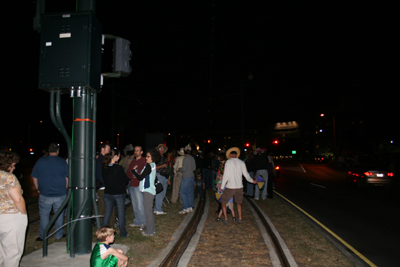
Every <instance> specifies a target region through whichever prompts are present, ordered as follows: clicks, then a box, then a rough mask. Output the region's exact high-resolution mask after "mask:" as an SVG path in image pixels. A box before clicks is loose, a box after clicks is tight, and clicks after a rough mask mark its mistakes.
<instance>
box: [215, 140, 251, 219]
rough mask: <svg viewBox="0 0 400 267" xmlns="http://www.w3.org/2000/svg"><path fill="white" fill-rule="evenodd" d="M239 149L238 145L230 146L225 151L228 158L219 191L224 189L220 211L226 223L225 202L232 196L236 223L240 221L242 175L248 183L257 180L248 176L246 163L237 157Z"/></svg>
mask: <svg viewBox="0 0 400 267" xmlns="http://www.w3.org/2000/svg"><path fill="white" fill-rule="evenodd" d="M239 156H240V149H239V148H238V147H232V148H230V149H228V151H227V152H226V158H227V159H228V160H227V161H226V163H225V169H224V175H223V177H222V183H221V187H220V189H219V190H220V192H221V191H222V190H223V189H225V187H226V189H225V191H224V194H223V195H222V197H221V203H222V211H223V213H224V217H225V221H224V224H228V217H227V211H226V204H227V203H228V201H229V200H230V199H231V198H232V197H234V199H235V203H236V206H237V210H238V220H237V222H238V223H242V203H243V182H242V175H243V176H244V177H245V178H246V180H247V181H249V182H250V183H254V184H256V183H257V181H256V180H253V179H252V178H251V177H250V174H249V172H248V171H247V168H246V164H245V163H244V162H243V161H242V160H240V159H239Z"/></svg>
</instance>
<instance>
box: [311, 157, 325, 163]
mask: <svg viewBox="0 0 400 267" xmlns="http://www.w3.org/2000/svg"><path fill="white" fill-rule="evenodd" d="M314 160H315V162H317V163H324V162H326V161H328V157H326V156H324V155H317V156H315V157H314Z"/></svg>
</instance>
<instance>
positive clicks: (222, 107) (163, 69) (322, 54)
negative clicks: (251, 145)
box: [2, 0, 399, 143]
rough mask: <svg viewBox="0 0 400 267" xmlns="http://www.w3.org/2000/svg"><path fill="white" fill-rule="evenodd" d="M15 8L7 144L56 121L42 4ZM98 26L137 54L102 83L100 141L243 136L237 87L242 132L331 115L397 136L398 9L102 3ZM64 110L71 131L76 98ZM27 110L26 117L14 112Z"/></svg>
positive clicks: (50, 5) (50, 4) (377, 5)
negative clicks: (42, 55)
mask: <svg viewBox="0 0 400 267" xmlns="http://www.w3.org/2000/svg"><path fill="white" fill-rule="evenodd" d="M61 2H62V1H47V3H46V12H58V11H71V10H73V9H74V5H75V1H63V2H64V4H61ZM19 9H21V11H22V12H21V13H20V14H21V16H23V19H22V20H21V21H20V22H19V23H17V24H15V25H13V27H15V28H13V36H15V40H14V41H15V42H14V49H17V51H18V52H19V53H18V54H17V56H16V58H19V59H20V60H18V61H17V62H14V61H13V62H12V63H11V65H10V66H11V68H12V69H9V73H10V75H9V78H11V79H12V80H13V81H14V85H13V86H11V87H4V84H3V92H5V94H3V96H5V98H4V99H3V101H2V102H3V104H5V105H6V109H5V110H9V111H10V115H9V116H5V122H4V123H5V125H9V126H10V128H11V129H10V130H9V131H6V132H5V131H4V130H3V131H2V135H3V134H5V138H2V139H3V140H7V141H9V140H14V139H16V138H19V139H21V140H24V142H26V141H25V140H26V138H27V134H28V133H27V132H28V129H29V124H30V125H31V130H32V131H34V130H33V129H34V128H35V127H37V128H35V129H40V128H38V127H39V126H37V125H36V123H37V121H39V120H43V121H44V122H46V123H49V124H51V121H50V116H49V94H48V93H47V92H44V91H42V90H39V89H37V87H38V86H37V81H38V75H37V73H38V58H39V38H40V35H39V33H37V32H35V31H34V30H33V29H32V19H33V16H34V14H35V1H33V2H31V3H30V4H26V3H24V4H20V7H19ZM96 16H97V18H98V19H99V21H100V23H101V24H102V26H103V33H107V34H112V35H115V36H120V37H123V38H125V39H128V40H130V41H131V43H132V44H131V50H132V53H133V55H132V60H131V65H132V69H133V72H132V74H131V75H130V76H129V77H124V78H120V79H106V80H105V85H104V87H103V89H102V92H101V93H100V94H99V95H98V98H99V104H98V131H99V135H98V139H99V140H100V139H108V138H111V135H115V134H116V133H117V132H118V133H119V132H122V133H124V134H125V135H128V136H129V137H130V138H126V139H136V138H138V136H139V135H144V133H145V132H156V131H158V132H164V133H167V132H173V133H190V132H205V133H210V132H215V131H222V130H223V131H231V130H232V131H233V130H238V129H239V128H240V115H241V100H242V98H241V95H240V92H241V88H243V92H244V94H243V104H244V107H245V118H246V119H245V123H246V128H254V129H257V128H260V127H261V128H262V127H265V125H269V124H272V123H275V122H280V121H292V120H299V121H309V120H314V119H316V118H317V117H318V114H320V113H321V112H324V113H326V114H331V115H334V116H336V118H337V121H339V120H340V118H342V117H343V118H349V117H352V118H353V117H354V118H355V119H356V120H364V121H365V122H366V123H368V126H370V127H371V128H370V129H374V130H376V129H382V132H383V134H384V135H397V134H398V130H397V129H394V128H395V127H394V126H393V125H395V124H396V121H397V120H398V119H397V115H398V111H397V103H398V99H399V97H398V96H396V93H395V92H396V91H397V90H398V88H399V86H398V85H397V84H398V82H397V79H395V71H396V74H397V72H398V47H399V45H398V42H397V39H398V38H395V35H398V27H395V25H396V23H395V8H394V5H393V6H391V5H390V4H388V3H384V2H377V1H329V3H327V2H325V1H254V3H253V2H251V1H250V2H249V1H178V2H175V1H172V2H171V1H169V2H166V1H161V2H160V3H155V2H151V1H122V0H114V1H107V0H99V1H97V2H96ZM105 48H107V46H106V47H105ZM108 48H110V47H108ZM109 53H110V51H106V52H105V55H104V60H103V66H102V69H103V71H111V66H110V65H105V64H104V63H107V64H108V63H109V62H108V61H107V59H106V58H107V54H109ZM249 73H251V74H252V76H253V79H252V80H251V81H249V80H248V74H249ZM21 92H23V93H21ZM6 99H7V100H6ZM62 108H63V111H62V112H63V116H65V117H64V118H63V121H64V123H65V124H66V126H67V128H68V127H70V121H72V119H71V117H72V115H71V110H72V104H71V100H70V99H69V96H63V103H62ZM21 109H22V110H23V113H24V114H23V115H22V116H21V115H18V114H19V112H16V111H15V110H21ZM111 118H112V119H111ZM35 125H36V126H35ZM40 127H44V126H43V125H42V126H40ZM44 129H45V130H44V132H43V134H42V135H43V136H48V137H49V138H51V137H52V136H54V135H59V134H58V133H57V131H56V130H55V128H54V126H52V125H50V126H49V127H45V128H44ZM395 130H396V131H397V132H396V131H395ZM40 131H42V130H40ZM42 138H43V137H42ZM57 138H59V137H57ZM14 141H15V140H14ZM127 142H128V143H129V142H134V141H131V140H129V141H128V140H127Z"/></svg>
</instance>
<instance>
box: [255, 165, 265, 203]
mask: <svg viewBox="0 0 400 267" xmlns="http://www.w3.org/2000/svg"><path fill="white" fill-rule="evenodd" d="M259 175H262V177H263V179H264V181H265V184H264V189H263V190H262V193H261V197H262V199H266V198H267V185H268V171H267V170H258V171H256V177H255V179H256V180H257V177H258V176H259ZM255 188H256V192H255V194H254V198H259V197H260V189H259V188H258V185H257V184H256V186H255Z"/></svg>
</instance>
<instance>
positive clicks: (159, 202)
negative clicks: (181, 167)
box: [154, 173, 168, 211]
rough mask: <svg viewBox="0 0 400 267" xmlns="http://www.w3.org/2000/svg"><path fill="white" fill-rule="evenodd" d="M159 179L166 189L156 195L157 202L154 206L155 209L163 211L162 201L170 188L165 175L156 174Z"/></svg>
mask: <svg viewBox="0 0 400 267" xmlns="http://www.w3.org/2000/svg"><path fill="white" fill-rule="evenodd" d="M156 175H157V178H158V181H160V183H161V184H162V185H163V187H164V189H163V191H162V192H161V193H158V194H157V195H156V204H155V206H154V211H163V210H162V203H163V200H164V197H165V194H166V193H167V189H168V182H167V179H166V178H165V177H164V176H161V175H160V174H159V173H157V174H156Z"/></svg>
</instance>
